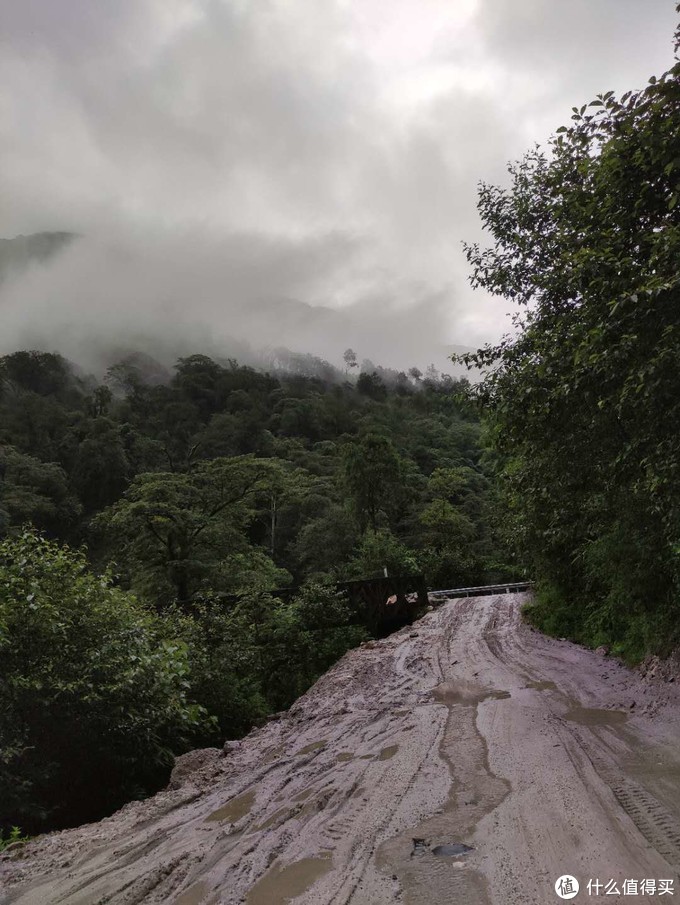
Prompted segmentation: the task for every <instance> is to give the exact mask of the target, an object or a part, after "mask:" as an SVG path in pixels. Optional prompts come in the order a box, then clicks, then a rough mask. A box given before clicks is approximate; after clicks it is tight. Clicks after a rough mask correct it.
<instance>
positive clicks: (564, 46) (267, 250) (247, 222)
mask: <svg viewBox="0 0 680 905" xmlns="http://www.w3.org/2000/svg"><path fill="white" fill-rule="evenodd" d="M0 10H1V11H2V16H3V34H2V38H0V51H1V52H0V86H1V87H0V105H1V107H2V110H3V116H2V118H1V120H0V139H1V141H0V194H1V196H2V198H3V203H2V209H1V212H0V235H1V236H3V237H6V238H10V237H12V236H16V235H19V234H28V233H32V232H38V231H43V230H69V231H73V232H75V233H77V234H78V238H77V239H76V240H75V241H73V242H72V243H71V244H70V245H69V246H68V247H66V248H64V249H62V250H61V251H60V252H59V253H58V254H55V255H54V256H53V257H51V258H50V259H49V260H48V261H43V262H42V263H35V264H34V265H32V266H30V267H29V268H28V269H25V270H23V271H21V272H15V273H13V274H11V275H10V276H9V277H6V278H5V279H4V280H3V281H2V283H0V352H1V353H6V352H9V351H12V350H14V349H17V348H42V349H46V350H49V351H59V352H61V353H62V354H64V355H65V356H67V357H68V358H70V359H72V360H74V361H77V362H78V363H79V364H81V365H82V366H83V367H86V368H88V369H90V370H95V371H96V370H99V369H100V368H101V366H102V364H103V363H104V364H105V363H106V362H110V360H111V357H112V356H113V355H115V354H116V353H117V352H118V351H120V352H122V353H124V352H125V351H129V350H131V349H135V350H140V351H145V352H148V353H149V354H152V355H155V356H156V357H159V358H162V359H164V360H168V361H169V360H171V359H172V358H173V357H175V356H176V355H178V354H187V353H189V352H194V351H201V352H204V353H206V354H214V355H218V356H225V355H234V356H236V357H239V358H241V359H243V358H247V357H248V355H249V354H250V353H251V352H252V354H253V355H258V354H260V353H261V351H262V350H267V349H273V348H276V347H279V346H285V347H287V348H289V349H291V350H293V351H296V352H310V353H313V354H315V355H318V356H321V357H323V358H326V359H328V360H329V361H331V362H332V363H335V364H339V363H340V361H341V357H342V353H343V351H344V350H345V349H346V348H347V347H350V346H351V347H352V348H353V349H354V350H355V351H356V352H357V355H358V357H359V360H361V359H363V358H369V359H371V360H373V361H375V362H376V363H377V364H381V365H384V366H387V367H396V368H399V369H405V368H408V367H409V366H411V365H418V366H419V367H421V368H423V367H425V366H426V365H427V364H429V363H431V362H432V363H434V364H435V365H436V366H437V367H438V368H439V369H443V370H445V371H446V370H448V371H449V372H453V368H452V366H450V365H449V364H448V362H447V357H446V356H447V354H448V351H449V347H450V346H458V347H471V346H477V345H479V344H481V343H484V342H486V341H494V340H496V339H498V338H499V337H500V336H501V335H502V334H503V333H504V332H505V331H506V330H507V329H508V328H509V326H510V322H509V318H508V310H507V306H506V303H505V302H504V301H503V300H499V299H494V298H491V297H485V296H483V295H480V294H473V293H472V291H471V290H470V288H469V286H468V284H467V265H466V262H465V260H464V256H463V253H462V249H461V242H462V240H464V239H465V240H468V241H474V240H477V239H479V238H480V234H479V226H478V221H477V215H476V210H475V199H476V185H477V182H478V181H479V180H480V179H484V180H489V181H494V182H499V181H500V182H502V181H503V180H504V179H505V164H506V162H507V161H508V160H511V159H513V158H516V157H518V156H520V155H521V154H522V153H523V152H524V150H526V149H527V148H528V147H530V146H531V144H532V143H533V142H535V141H545V140H546V139H547V138H548V137H549V135H550V133H551V132H552V131H554V129H555V128H556V127H557V126H559V125H560V124H561V123H563V122H566V121H568V119H569V114H570V108H571V106H572V105H574V104H580V103H582V102H587V101H588V100H590V99H591V98H592V97H593V96H594V95H595V93H597V92H599V91H604V90H609V89H614V90H618V91H623V90H626V89H628V88H631V87H635V86H636V85H640V84H644V83H645V82H646V80H647V77H648V76H649V75H651V74H653V73H656V74H658V73H660V72H661V71H663V70H664V69H665V68H667V67H668V65H670V63H671V59H672V33H673V29H674V25H675V12H674V3H673V2H667V0H648V2H646V3H644V4H641V3H635V2H632V0H626V2H620V0H599V2H588V3H586V2H585V0H584V2H579V3H575V4H569V5H568V7H567V5H565V4H554V3H547V2H540V0H519V2H516V3H513V4H498V3H492V2H491V0H466V2H461V3H457V4H450V3H448V2H444V0H398V2H389V3H388V2H386V0H374V2H370V3H358V2H350V0H315V2H314V3H301V4H292V3H289V2H285V0H262V2H259V0H258V3H249V2H229V3H224V2H219V0H205V2H202V0H164V2H162V3H161V2H158V0H134V2H133V0H120V2H117V3H103V4H97V5H96V6H95V5H93V4H91V3H89V2H86V0H70V2H68V3H66V2H55V0H26V2H24V3H22V4H16V3H13V2H10V0H1V2H0Z"/></svg>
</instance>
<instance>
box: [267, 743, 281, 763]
mask: <svg viewBox="0 0 680 905" xmlns="http://www.w3.org/2000/svg"><path fill="white" fill-rule="evenodd" d="M285 750H286V748H285V745H277V746H276V747H275V748H272V749H271V751H268V752H267V755H266V757H265V758H264V759H263V761H262V763H263V764H271V763H273V762H274V761H275V760H278V759H279V758H280V757H281V755H282V754H283V753H284V751H285Z"/></svg>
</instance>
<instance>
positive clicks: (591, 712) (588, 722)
mask: <svg viewBox="0 0 680 905" xmlns="http://www.w3.org/2000/svg"><path fill="white" fill-rule="evenodd" d="M564 718H565V720H569V721H570V722H571V723H578V724H579V725H581V726H620V725H621V724H622V723H625V722H626V720H627V719H628V714H627V713H625V711H623V710H598V709H597V708H596V707H572V708H571V710H568V711H567V712H566V713H565V714H564Z"/></svg>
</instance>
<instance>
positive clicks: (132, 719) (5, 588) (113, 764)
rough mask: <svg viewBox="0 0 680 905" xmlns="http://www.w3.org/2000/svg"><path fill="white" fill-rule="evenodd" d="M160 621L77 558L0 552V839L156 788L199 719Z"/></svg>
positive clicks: (28, 534)
mask: <svg viewBox="0 0 680 905" xmlns="http://www.w3.org/2000/svg"><path fill="white" fill-rule="evenodd" d="M167 625H168V623H167V622H161V621H160V620H159V618H158V617H157V616H155V615H153V614H151V613H149V612H147V611H146V610H145V609H144V608H143V607H142V606H141V604H139V603H138V602H137V600H136V599H135V598H134V597H133V596H131V595H130V594H126V593H124V592H122V591H120V590H118V589H116V588H114V587H113V586H112V584H111V579H110V577H109V576H107V575H105V576H103V577H97V576H95V575H93V574H92V573H91V572H89V571H88V568H87V563H86V559H85V556H84V554H83V553H82V552H79V551H73V550H70V549H68V548H67V547H60V546H59V545H58V544H56V543H53V542H50V541H48V540H45V539H44V538H42V537H41V536H40V535H39V534H37V533H35V532H33V531H28V530H27V531H25V532H24V533H23V534H21V535H20V536H18V537H13V538H8V539H6V540H4V541H3V542H2V543H0V669H1V670H2V684H1V685H0V828H3V827H4V828H5V829H10V828H11V827H12V826H13V825H19V826H21V827H23V828H24V829H25V830H27V831H28V832H35V831H39V830H43V829H46V828H48V827H49V828H54V827H63V826H69V825H74V824H77V823H81V822H84V821H88V820H93V819H98V818H100V817H102V816H103V815H104V814H106V813H110V812H111V811H113V810H114V809H115V808H116V807H118V806H120V805H121V804H123V803H124V802H125V801H127V800H129V799H130V798H135V797H139V796H142V795H144V794H148V793H150V792H152V791H155V790H157V789H158V788H160V786H161V785H162V784H163V783H164V781H165V780H166V779H167V775H168V773H169V769H170V767H171V765H172V751H173V750H182V749H184V748H185V747H186V746H187V743H188V740H189V738H190V737H191V735H192V734H193V733H195V732H196V731H198V729H199V727H200V726H201V724H202V723H203V721H204V719H205V712H204V710H203V708H201V707H198V706H196V705H191V704H190V703H189V702H188V699H187V688H188V684H189V680H188V672H189V663H188V651H187V645H186V643H184V642H183V641H175V640H173V639H172V638H171V637H170V636H169V634H168V630H167Z"/></svg>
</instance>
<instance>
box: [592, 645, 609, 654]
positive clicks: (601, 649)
mask: <svg viewBox="0 0 680 905" xmlns="http://www.w3.org/2000/svg"><path fill="white" fill-rule="evenodd" d="M595 653H596V654H600V655H601V656H603V657H608V656H609V647H608V646H607V645H606V644H601V645H600V646H599V647H596V648H595Z"/></svg>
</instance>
